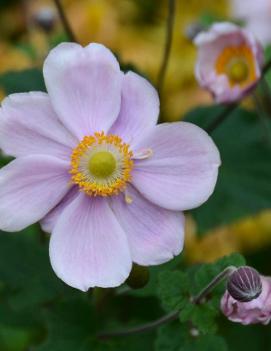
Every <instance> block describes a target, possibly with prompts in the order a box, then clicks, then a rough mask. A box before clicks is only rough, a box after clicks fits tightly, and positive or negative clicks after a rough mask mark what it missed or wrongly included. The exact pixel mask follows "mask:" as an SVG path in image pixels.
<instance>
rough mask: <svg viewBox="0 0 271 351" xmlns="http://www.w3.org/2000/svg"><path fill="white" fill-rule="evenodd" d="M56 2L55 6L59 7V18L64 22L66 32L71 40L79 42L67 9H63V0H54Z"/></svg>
mask: <svg viewBox="0 0 271 351" xmlns="http://www.w3.org/2000/svg"><path fill="white" fill-rule="evenodd" d="M54 3H55V6H56V8H57V11H58V14H59V18H60V20H61V22H62V25H63V28H64V30H65V32H66V34H67V35H68V38H69V40H70V41H72V42H74V43H78V40H77V39H76V37H75V34H74V32H73V30H72V28H71V26H70V23H69V21H68V18H67V16H66V14H65V11H64V9H63V5H62V4H61V0H54Z"/></svg>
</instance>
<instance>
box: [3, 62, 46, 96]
mask: <svg viewBox="0 0 271 351" xmlns="http://www.w3.org/2000/svg"><path fill="white" fill-rule="evenodd" d="M0 88H2V89H4V91H5V93H6V94H7V95H8V94H13V93H26V92H29V91H45V90H46V89H45V84H44V80H43V75H42V71H41V70H40V69H37V68H32V69H27V70H24V71H14V72H7V73H4V74H1V75H0Z"/></svg>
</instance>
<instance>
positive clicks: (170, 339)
mask: <svg viewBox="0 0 271 351" xmlns="http://www.w3.org/2000/svg"><path fill="white" fill-rule="evenodd" d="M186 332H187V330H186V327H185V326H184V325H181V324H180V323H178V322H173V323H169V324H167V325H164V326H162V327H161V328H159V330H158V335H157V339H156V341H155V351H179V350H180V346H181V345H183V343H184V340H185V339H186V337H187V336H186V335H185V333H186Z"/></svg>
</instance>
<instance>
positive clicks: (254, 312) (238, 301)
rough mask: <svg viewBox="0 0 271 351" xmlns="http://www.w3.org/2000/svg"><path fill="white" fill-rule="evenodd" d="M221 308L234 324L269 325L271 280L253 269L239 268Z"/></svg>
mask: <svg viewBox="0 0 271 351" xmlns="http://www.w3.org/2000/svg"><path fill="white" fill-rule="evenodd" d="M259 279H260V281H259ZM252 296H254V297H253V298H252ZM220 306H221V311H222V313H223V314H224V315H225V316H226V317H227V318H228V319H229V320H230V321H232V322H237V323H241V324H244V325H247V324H256V323H262V324H268V323H269V322H270V320H271V278H270V277H264V276H262V275H259V274H258V273H257V272H256V271H255V270H254V269H252V268H251V267H242V268H239V269H238V270H236V272H234V273H233V274H232V275H231V277H230V281H229V283H228V289H227V290H226V292H225V294H224V295H223V297H222V299H221V303H220Z"/></svg>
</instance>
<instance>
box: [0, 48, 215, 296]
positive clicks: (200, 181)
mask: <svg viewBox="0 0 271 351" xmlns="http://www.w3.org/2000/svg"><path fill="white" fill-rule="evenodd" d="M44 79H45V83H46V87H47V91H48V94H46V93H42V92H31V93H23V94H13V95H10V96H9V97H7V98H6V99H5V100H4V101H3V103H2V107H1V109H0V147H1V148H2V150H3V151H4V152H5V153H6V154H9V155H12V156H15V157H16V159H15V160H14V161H12V162H11V163H10V164H9V165H7V166H6V167H4V168H2V169H1V171H0V199H1V202H0V229H1V230H4V231H10V232H13V231H20V230H22V229H24V228H25V227H27V226H29V225H30V224H32V223H35V222H37V221H41V225H42V228H43V229H44V230H45V231H47V232H50V233H52V234H51V237H50V247H49V251H50V252H49V254H50V260H51V264H52V267H53V269H54V271H55V273H56V274H57V276H58V277H59V278H60V279H62V280H63V281H64V282H66V283H67V284H69V285H70V286H72V287H75V288H78V289H81V290H83V291H86V290H88V288H90V287H94V286H99V287H115V286H118V285H120V284H121V283H123V282H124V281H125V279H126V278H127V277H128V276H129V273H130V271H131V267H132V262H135V263H137V264H139V265H145V266H147V265H157V264H160V263H163V262H166V261H168V260H170V259H171V258H172V257H173V256H174V255H178V254H179V253H180V252H181V251H182V248H183V241H184V216H183V214H182V211H183V210H187V209H192V208H194V207H197V206H199V205H201V204H202V203H203V202H205V201H206V200H207V199H208V198H209V196H210V195H211V194H212V192H213V190H214V187H215V183H216V180H217V175H218V167H219V165H220V156H219V152H218V150H217V148H216V146H215V144H214V143H213V141H212V140H211V138H210V137H209V136H208V135H207V133H206V132H205V131H203V130H202V129H200V128H199V127H197V126H195V125H193V124H190V123H185V122H177V123H170V124H161V125H156V124H157V118H158V114H159V99H158V95H157V92H156V90H155V89H154V88H153V87H152V86H151V84H150V83H149V82H148V81H147V80H146V79H144V78H142V77H140V76H139V75H137V74H135V73H133V72H128V73H126V74H124V73H123V72H121V70H120V67H119V64H118V62H117V60H116V58H115V57H114V55H113V54H112V53H111V52H110V51H109V50H108V49H107V48H105V47H104V46H102V45H99V44H95V43H93V44H90V45H88V46H86V47H85V48H83V47H81V46H80V45H78V44H72V43H63V44H60V45H59V46H57V47H56V48H55V49H53V50H52V51H51V52H50V53H49V55H48V57H47V59H46V60H45V63H44Z"/></svg>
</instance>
